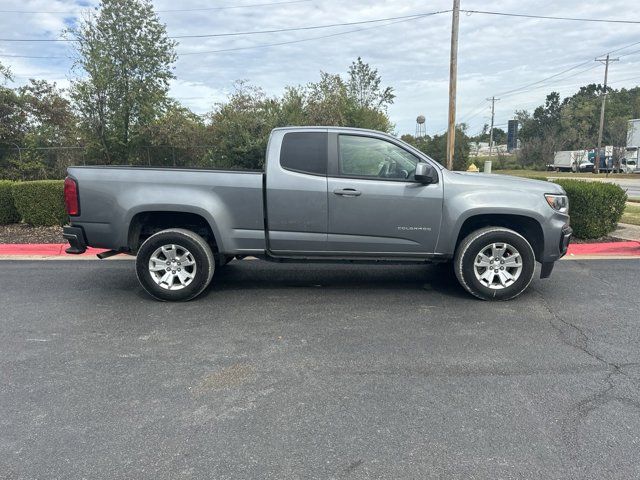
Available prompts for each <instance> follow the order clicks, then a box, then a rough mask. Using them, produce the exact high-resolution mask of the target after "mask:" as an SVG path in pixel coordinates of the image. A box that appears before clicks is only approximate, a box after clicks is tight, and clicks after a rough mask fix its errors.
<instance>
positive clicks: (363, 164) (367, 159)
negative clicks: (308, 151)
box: [338, 135, 418, 180]
mask: <svg viewBox="0 0 640 480" xmlns="http://www.w3.org/2000/svg"><path fill="white" fill-rule="evenodd" d="M338 145H339V147H338V148H339V153H340V161H339V163H340V175H344V176H347V177H371V178H372V179H373V178H377V179H389V180H412V179H413V175H414V173H415V171H416V165H417V163H418V159H417V158H416V157H415V156H413V155H412V154H411V153H409V152H407V151H406V150H403V149H402V148H400V147H397V146H396V145H394V144H393V143H390V142H387V141H386V140H382V139H379V138H372V137H361V136H356V135H340V137H339V139H338Z"/></svg>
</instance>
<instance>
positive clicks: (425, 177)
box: [414, 162, 438, 184]
mask: <svg viewBox="0 0 640 480" xmlns="http://www.w3.org/2000/svg"><path fill="white" fill-rule="evenodd" d="M414 177H415V179H416V182H420V183H424V184H429V183H435V182H437V181H438V174H437V173H436V169H435V168H433V167H432V166H431V165H429V164H428V163H424V162H420V163H418V164H417V165H416V173H415V174H414Z"/></svg>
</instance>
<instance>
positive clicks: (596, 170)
mask: <svg viewBox="0 0 640 480" xmlns="http://www.w3.org/2000/svg"><path fill="white" fill-rule="evenodd" d="M618 60H620V59H619V58H609V54H608V53H607V56H606V57H605V58H596V62H600V63H604V91H603V92H602V106H601V107H600V128H598V150H597V151H596V161H595V163H594V165H593V173H599V172H600V149H601V148H602V130H603V128H604V106H605V104H606V102H607V75H608V74H609V62H617V61H618Z"/></svg>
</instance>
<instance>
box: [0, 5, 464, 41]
mask: <svg viewBox="0 0 640 480" xmlns="http://www.w3.org/2000/svg"><path fill="white" fill-rule="evenodd" d="M450 11H451V10H438V11H435V12H427V13H416V14H414V15H402V16H398V17H386V18H376V19H372V20H360V21H357V22H342V23H331V24H326V25H310V26H304V27H289V28H276V29H271V30H249V31H244V32H229V33H210V34H202V35H174V36H169V38H172V39H181V38H211V37H235V36H242V35H258V34H264V33H280V32H294V31H303V30H318V29H322V28H334V27H347V26H350V25H363V24H369V23H380V22H388V21H393V20H413V19H418V18H423V17H430V16H432V15H439V14H442V13H447V12H450ZM0 42H77V40H75V39H72V38H0Z"/></svg>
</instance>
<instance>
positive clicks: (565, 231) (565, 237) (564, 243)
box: [560, 225, 573, 258]
mask: <svg viewBox="0 0 640 480" xmlns="http://www.w3.org/2000/svg"><path fill="white" fill-rule="evenodd" d="M571 235H573V229H572V228H571V227H570V226H569V225H565V226H564V227H562V234H561V236H560V258H562V257H564V256H565V255H566V253H567V249H568V248H569V242H570V241H571Z"/></svg>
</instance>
